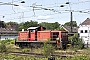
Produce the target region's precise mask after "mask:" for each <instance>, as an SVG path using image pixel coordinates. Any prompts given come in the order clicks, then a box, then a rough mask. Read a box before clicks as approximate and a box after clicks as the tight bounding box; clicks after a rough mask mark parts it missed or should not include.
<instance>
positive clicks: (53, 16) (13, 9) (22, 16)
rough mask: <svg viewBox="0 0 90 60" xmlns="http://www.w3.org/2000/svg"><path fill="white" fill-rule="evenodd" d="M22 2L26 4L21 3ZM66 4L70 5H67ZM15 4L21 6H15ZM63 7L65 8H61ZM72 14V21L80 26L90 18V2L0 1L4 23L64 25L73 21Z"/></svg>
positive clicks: (1, 18) (77, 0)
mask: <svg viewBox="0 0 90 60" xmlns="http://www.w3.org/2000/svg"><path fill="white" fill-rule="evenodd" d="M21 1H25V3H20V2H21ZM66 2H70V4H65V3H66ZM5 3H7V4H5ZM8 4H9V5H8ZM11 4H12V5H11ZM15 4H16V5H19V6H14V5H15ZM61 5H64V7H60V6H61ZM33 7H37V8H34V9H33ZM45 8H47V9H49V10H45ZM80 11H82V12H80ZM70 12H72V13H73V14H72V18H73V19H72V20H73V21H76V22H77V24H78V25H79V24H80V23H82V22H83V21H84V20H86V19H87V18H90V0H0V20H2V21H4V22H10V21H12V22H17V23H21V22H26V21H30V20H33V21H37V22H39V23H41V22H49V23H54V22H59V23H60V24H64V23H65V22H69V21H70V20H71V19H70V18H71V15H70Z"/></svg>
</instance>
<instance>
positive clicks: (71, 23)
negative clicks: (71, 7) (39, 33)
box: [70, 11, 73, 33]
mask: <svg viewBox="0 0 90 60" xmlns="http://www.w3.org/2000/svg"><path fill="white" fill-rule="evenodd" d="M70 14H71V18H70V19H71V22H70V25H71V26H70V27H71V33H72V32H73V28H72V27H73V22H72V18H73V17H72V11H71V12H70Z"/></svg>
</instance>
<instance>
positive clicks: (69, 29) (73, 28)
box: [63, 26, 78, 33]
mask: <svg viewBox="0 0 90 60" xmlns="http://www.w3.org/2000/svg"><path fill="white" fill-rule="evenodd" d="M63 28H64V29H65V30H66V31H68V32H70V31H71V27H70V26H63ZM72 32H73V33H77V32H78V27H72Z"/></svg>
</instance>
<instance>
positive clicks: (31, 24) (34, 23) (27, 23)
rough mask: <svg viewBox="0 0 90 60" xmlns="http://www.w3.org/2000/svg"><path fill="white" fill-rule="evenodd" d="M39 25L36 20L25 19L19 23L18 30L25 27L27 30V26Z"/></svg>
mask: <svg viewBox="0 0 90 60" xmlns="http://www.w3.org/2000/svg"><path fill="white" fill-rule="evenodd" d="M37 26H39V25H38V22H37V21H32V20H31V21H27V22H22V23H20V24H19V29H18V30H19V31H21V30H22V29H25V30H27V29H28V28H29V27H37Z"/></svg>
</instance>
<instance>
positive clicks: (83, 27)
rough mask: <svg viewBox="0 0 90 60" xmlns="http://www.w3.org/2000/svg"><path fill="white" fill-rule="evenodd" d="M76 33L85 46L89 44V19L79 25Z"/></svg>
mask: <svg viewBox="0 0 90 60" xmlns="http://www.w3.org/2000/svg"><path fill="white" fill-rule="evenodd" d="M78 33H79V36H80V38H82V40H83V42H84V44H85V45H89V44H90V19H89V18H87V19H86V20H85V21H84V22H82V23H81V24H80V25H79V29H78Z"/></svg>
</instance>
